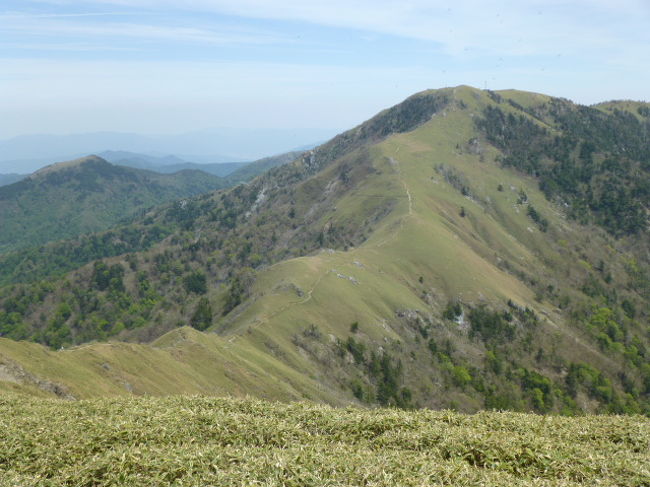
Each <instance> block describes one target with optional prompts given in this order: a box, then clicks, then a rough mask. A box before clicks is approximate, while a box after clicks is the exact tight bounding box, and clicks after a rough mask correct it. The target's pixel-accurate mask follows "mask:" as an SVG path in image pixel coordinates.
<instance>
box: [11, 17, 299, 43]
mask: <svg viewBox="0 0 650 487" xmlns="http://www.w3.org/2000/svg"><path fill="white" fill-rule="evenodd" d="M68 17H69V16H61V17H58V16H54V17H53V16H40V15H36V16H22V15H14V14H9V15H0V32H3V31H4V32H5V33H10V32H12V33H17V34H20V35H22V36H25V35H31V36H35V35H36V36H43V35H49V36H58V38H57V37H52V38H51V42H52V44H53V45H56V44H57V43H58V42H59V40H58V39H60V38H61V37H69V36H79V37H83V38H86V39H89V38H128V39H147V40H152V41H174V42H193V43H201V44H268V43H280V42H289V39H288V38H286V37H284V36H281V35H279V34H276V33H269V32H263V31H260V30H254V29H245V28H236V27H233V26H214V27H212V28H199V27H183V26H169V25H152V24H146V23H134V22H74V21H70V20H69V19H68Z"/></svg>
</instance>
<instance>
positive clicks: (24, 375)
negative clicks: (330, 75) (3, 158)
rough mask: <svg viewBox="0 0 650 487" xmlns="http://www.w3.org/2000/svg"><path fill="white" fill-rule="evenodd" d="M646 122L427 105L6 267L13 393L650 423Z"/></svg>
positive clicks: (554, 108) (6, 356)
mask: <svg viewBox="0 0 650 487" xmlns="http://www.w3.org/2000/svg"><path fill="white" fill-rule="evenodd" d="M649 113H650V111H648V105H646V104H631V103H629V102H621V103H617V102H612V103H608V104H604V105H598V106H594V107H582V106H578V105H575V104H573V103H571V102H569V101H567V100H561V99H554V98H551V97H547V96H544V95H538V94H533V93H525V92H519V91H512V90H510V91H501V92H489V91H481V90H476V89H473V88H470V87H464V86H461V87H457V88H448V89H442V90H433V91H426V92H423V93H419V94H417V95H414V96H412V97H410V98H408V99H407V100H405V101H404V102H403V103H401V104H400V105H397V106H395V107H393V108H390V109H388V110H385V111H383V112H381V113H380V114H378V115H377V116H375V117H374V118H372V119H370V120H369V121H367V122H365V123H363V124H361V125H360V126H358V127H356V128H354V129H352V130H350V131H348V132H345V133H343V134H341V135H339V136H337V137H335V138H333V139H332V140H331V141H329V142H327V143H325V144H323V145H321V146H319V147H317V148H316V149H314V150H312V151H309V152H307V153H305V154H304V155H301V156H300V157H298V158H297V159H296V160H294V161H292V162H288V163H287V164H284V165H281V166H279V167H275V168H272V169H270V170H268V171H267V172H265V173H263V174H261V175H259V176H257V177H256V178H254V179H252V180H251V181H250V182H248V183H247V184H240V185H238V186H235V187H234V188H230V189H223V190H220V191H215V192H210V193H205V194H202V195H198V196H196V197H193V198H184V199H182V200H178V201H175V202H172V203H169V204H167V205H164V206H161V207H157V208H154V209H151V210H149V211H147V212H145V213H144V214H143V215H142V216H141V217H137V218H135V219H134V220H133V222H132V223H129V224H126V225H123V226H122V227H120V228H115V229H111V230H109V231H107V232H105V233H103V234H98V235H89V236H85V237H83V238H79V239H77V240H73V241H69V242H61V243H57V244H50V245H49V247H45V248H43V249H42V250H40V251H39V252H40V253H42V254H43V255H51V254H50V253H51V252H52V248H53V247H52V246H53V245H55V246H56V249H57V250H56V252H55V253H56V254H58V255H63V256H65V257H63V259H62V261H59V262H57V263H55V264H52V266H51V267H50V268H49V269H48V271H46V272H42V271H41V270H40V269H41V268H42V267H43V264H42V263H41V262H42V261H39V257H38V255H37V254H36V253H34V252H32V253H30V254H9V255H8V256H6V257H3V258H4V259H5V260H4V262H5V263H7V265H4V266H3V267H4V268H5V269H10V271H5V272H4V274H3V276H2V278H3V279H4V282H5V283H6V285H5V286H4V287H2V288H0V303H1V304H2V309H3V311H0V334H2V336H4V337H6V338H5V339H0V371H2V370H4V376H5V377H7V378H9V379H6V380H5V382H6V387H7V388H11V389H13V390H20V391H23V392H30V393H34V394H44V393H55V394H58V395H60V396H63V397H92V396H101V395H114V394H129V393H135V394H144V393H153V394H168V393H178V392H194V393H208V394H226V393H227V394H232V395H246V394H254V395H257V396H261V397H266V398H273V399H282V400H291V399H304V398H307V399H311V400H317V401H323V402H328V403H331V404H349V403H361V404H367V405H376V404H379V405H393V406H399V407H405V408H409V407H418V406H427V407H433V408H456V409H460V410H464V411H475V410H478V409H482V408H490V409H492V408H495V409H512V410H522V411H523V410H526V411H530V410H532V411H537V412H558V413H565V414H576V413H580V412H584V411H592V412H593V411H601V412H602V411H610V412H631V413H646V414H649V413H650V343H649V339H648V318H649V310H648V296H649V295H650V277H649V276H650V274H649V265H650V262H649V259H648V242H649V239H648V219H647V218H648V181H649V179H648V178H649V171H648V169H649V167H648V154H650V142H649V139H648V134H649V132H650V119H649V117H648V114H649ZM242 169H246V167H245V168H242ZM138 236H141V237H142V238H143V239H145V240H147V243H146V245H145V244H140V243H138V242H137V240H138ZM148 236H149V237H148ZM128 242H131V243H130V244H129V243H128ZM80 255H81V256H83V257H79V256H80ZM10 257H11V258H10ZM66 259H67V260H69V262H66ZM53 260H55V259H53ZM66 266H67V267H66ZM64 269H70V272H68V273H67V274H65V275H63V276H62V277H50V278H48V279H42V277H43V276H45V275H55V274H57V273H60V272H61V271H62V270H64ZM25 276H29V277H28V278H25ZM18 281H22V282H18ZM107 339H114V340H119V341H111V342H110V346H109V345H108V344H103V343H92V342H96V341H103V340H107ZM14 340H29V341H32V342H38V343H29V342H25V341H24V342H16V341H14ZM82 344H83V345H82ZM44 346H46V347H50V348H51V349H57V350H58V349H60V348H63V349H64V350H60V351H53V350H47V349H46V348H44ZM35 356H38V357H40V358H39V360H35V359H34V358H33V357H35ZM145 363H146V364H147V366H146V367H145V366H143V364H145ZM2 364H4V365H2ZM2 367H4V368H2ZM2 384H3V382H1V381H0V387H1V386H2Z"/></svg>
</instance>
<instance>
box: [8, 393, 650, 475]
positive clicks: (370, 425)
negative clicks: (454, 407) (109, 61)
mask: <svg viewBox="0 0 650 487" xmlns="http://www.w3.org/2000/svg"><path fill="white" fill-rule="evenodd" d="M0 428H1V431H2V439H3V441H2V442H0V485H2V486H14V485H34V486H37V485H38V486H40V485H48V486H52V487H54V486H63V485H94V486H107V485H131V486H141V485H142V486H144V485H178V486H185V485H187V486H189V485H267V486H272V485H278V486H279V485H283V486H287V485H296V486H298V485H300V486H339V485H341V486H343V485H373V486H395V485H400V486H423V485H455V486H469V485H485V486H508V487H511V486H533V485H535V486H557V487H564V486H566V487H569V486H575V487H577V486H581V485H618V486H626V487H627V486H629V487H640V486H647V485H650V470H649V469H648V449H649V448H650V444H649V442H648V439H649V438H650V422H649V421H648V420H647V419H645V418H642V417H638V416H635V417H618V416H584V417H578V418H560V417H543V416H536V415H525V414H515V413H481V414H478V415H475V416H464V415H461V414H457V413H452V412H448V411H441V412H432V411H419V412H404V411H396V410H388V409H378V410H371V411H369V410H360V409H354V408H348V409H331V408H329V407H324V406H318V405H311V404H307V403H296V404H290V405H283V404H278V403H269V402H263V401H259V400H250V399H246V400H236V399H209V398H200V397H170V398H164V399H161V398H158V399H156V398H119V399H104V400H92V401H79V402H63V401H52V400H35V399H26V398H21V397H18V396H14V395H8V396H5V397H3V398H0Z"/></svg>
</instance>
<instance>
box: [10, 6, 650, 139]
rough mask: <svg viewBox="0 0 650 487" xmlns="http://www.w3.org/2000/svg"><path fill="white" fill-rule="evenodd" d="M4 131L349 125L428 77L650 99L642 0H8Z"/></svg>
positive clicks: (589, 98)
mask: <svg viewBox="0 0 650 487" xmlns="http://www.w3.org/2000/svg"><path fill="white" fill-rule="evenodd" d="M0 66H1V67H0V139H4V138H9V137H12V136H15V135H19V134H27V133H55V134H66V133H73V132H90V131H101V130H112V131H125V132H138V133H181V132H188V131H193V130H201V129H210V128H215V127H246V128H251V127H253V128H264V127H278V128H287V129H290V128H296V127H309V128H323V129H331V130H332V131H338V130H343V129H346V128H349V127H351V126H352V125H354V124H356V123H359V122H361V121H363V120H365V119H367V118H368V117H370V116H372V115H373V114H374V113H376V112H377V111H379V110H380V109H382V108H385V107H387V106H390V105H392V104H395V103H397V102H399V101H400V100H402V99H403V98H405V97H407V96H409V95H410V94H412V93H414V92H417V91H421V90H423V89H427V88H438V87H443V86H454V85H458V84H469V85H473V86H476V87H479V88H485V87H488V88H490V89H501V88H518V89H524V90H531V91H538V92H544V93H548V94H551V95H556V96H562V97H566V98H570V99H573V100H575V101H578V102H580V103H586V104H589V103H594V102H597V101H602V100H607V99H623V98H630V99H645V100H648V99H650V93H649V90H650V1H649V0H618V1H615V2H614V1H609V0H572V1H571V0H565V1H559V0H539V1H532V0H518V1H515V0H503V1H491V0H485V1H479V0H455V1H453V2H437V1H432V0H429V1H423V0H412V1H409V0H403V1H384V0H360V1H353V0H347V1H344V0H330V1H328V2H309V1H306V0H303V1H299V0H283V1H261V0H239V1H226V0H185V1H180V0H175V1H172V0H156V1H154V0H103V1H99V0H97V1H92V0H87V1H84V0H77V1H73V0H70V1H66V0H47V1H46V0H42V1H32V0H3V1H2V2H1V3H0Z"/></svg>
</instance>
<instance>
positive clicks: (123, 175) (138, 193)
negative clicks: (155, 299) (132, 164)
mask: <svg viewBox="0 0 650 487" xmlns="http://www.w3.org/2000/svg"><path fill="white" fill-rule="evenodd" d="M222 186H223V181H222V180H220V179H219V178H216V177H213V176H210V175H208V174H205V173H202V172H199V171H183V172H179V173H177V174H174V175H169V176H166V175H161V174H156V173H153V172H149V171H142V170H137V169H131V168H126V167H120V166H114V165H112V164H109V163H108V162H106V161H105V160H103V159H101V158H99V157H96V156H90V157H86V158H83V159H78V160H74V161H70V162H63V163H58V164H53V165H51V166H47V167H45V168H43V169H40V170H39V171H37V172H35V173H34V174H32V175H31V176H29V177H28V178H26V179H24V180H22V181H19V182H17V183H15V184H12V185H9V186H5V187H2V188H0V222H2V233H0V253H1V252H7V251H10V250H15V249H19V248H24V247H29V246H35V245H42V244H43V243H45V242H48V241H51V240H60V239H63V238H70V237H74V236H76V235H79V234H82V233H88V232H96V231H99V230H104V229H106V228H109V227H110V226H112V225H114V224H116V223H117V222H119V221H120V220H126V219H129V218H130V217H132V216H133V215H134V214H135V213H136V212H138V211H140V210H143V209H146V208H149V207H151V206H154V205H158V204H160V203H163V202H165V201H170V200H175V199H178V198H183V197H188V196H193V195H196V194H199V193H205V192H207V191H210V190H214V189H216V188H219V187H222Z"/></svg>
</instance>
